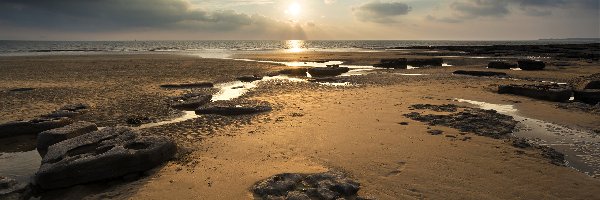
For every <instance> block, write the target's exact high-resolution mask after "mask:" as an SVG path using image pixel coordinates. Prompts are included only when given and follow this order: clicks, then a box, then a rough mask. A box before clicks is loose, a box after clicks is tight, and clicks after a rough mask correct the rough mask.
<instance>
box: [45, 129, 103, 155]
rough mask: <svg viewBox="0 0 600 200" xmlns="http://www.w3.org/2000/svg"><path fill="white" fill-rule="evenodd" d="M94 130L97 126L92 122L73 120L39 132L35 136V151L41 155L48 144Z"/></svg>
mask: <svg viewBox="0 0 600 200" xmlns="http://www.w3.org/2000/svg"><path fill="white" fill-rule="evenodd" d="M96 130H98V127H97V126H96V124H94V123H91V122H75V123H72V124H69V125H67V126H64V127H61V128H55V129H52V130H47V131H44V132H41V133H40V134H39V135H38V137H37V151H38V152H39V153H40V155H42V157H43V156H44V155H46V152H47V150H48V147H49V146H51V145H53V144H56V143H59V142H61V141H64V140H67V139H70V138H74V137H77V136H80V135H83V134H85V133H89V132H92V131H96Z"/></svg>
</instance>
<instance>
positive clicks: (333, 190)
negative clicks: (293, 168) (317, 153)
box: [251, 172, 364, 200]
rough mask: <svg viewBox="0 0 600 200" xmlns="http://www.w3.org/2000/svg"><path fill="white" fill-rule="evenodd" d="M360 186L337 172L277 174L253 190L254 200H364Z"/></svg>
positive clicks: (256, 185) (258, 184)
mask: <svg viewBox="0 0 600 200" xmlns="http://www.w3.org/2000/svg"><path fill="white" fill-rule="evenodd" d="M359 189H360V183H358V182H356V181H354V180H352V179H349V178H347V177H345V176H344V175H343V174H341V173H337V172H324V173H315V174H299V173H284V174H277V175H275V176H272V177H269V178H267V179H265V180H262V181H259V182H258V183H256V184H255V185H254V186H252V188H251V191H252V193H254V198H255V199H290V200H291V199H307V200H309V199H356V200H358V199H364V198H362V197H359V196H358V194H357V193H358V190H359Z"/></svg>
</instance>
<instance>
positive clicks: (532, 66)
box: [518, 60, 546, 71]
mask: <svg viewBox="0 0 600 200" xmlns="http://www.w3.org/2000/svg"><path fill="white" fill-rule="evenodd" d="M518 63H519V68H521V69H522V70H527V71H532V70H543V69H544V68H546V64H545V63H544V62H542V61H539V60H519V61H518Z"/></svg>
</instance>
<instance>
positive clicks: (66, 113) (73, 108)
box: [42, 103, 90, 118]
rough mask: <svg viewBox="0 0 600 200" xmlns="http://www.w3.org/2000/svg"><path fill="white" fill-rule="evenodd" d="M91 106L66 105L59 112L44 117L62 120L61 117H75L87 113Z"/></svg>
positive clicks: (81, 104) (79, 104)
mask: <svg viewBox="0 0 600 200" xmlns="http://www.w3.org/2000/svg"><path fill="white" fill-rule="evenodd" d="M89 109H90V106H89V105H87V104H83V103H78V104H69V105H65V106H63V107H61V108H59V109H58V110H55V111H52V112H51V113H48V114H45V115H42V117H46V118H60V117H69V118H71V117H75V116H78V115H81V114H83V113H85V112H87V111H88V110H89Z"/></svg>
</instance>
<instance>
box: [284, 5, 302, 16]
mask: <svg viewBox="0 0 600 200" xmlns="http://www.w3.org/2000/svg"><path fill="white" fill-rule="evenodd" d="M301 12H302V7H301V6H300V4H298V3H292V4H290V6H289V7H288V9H287V10H286V13H287V14H289V15H292V16H294V17H296V16H298V15H300V13H301Z"/></svg>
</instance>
